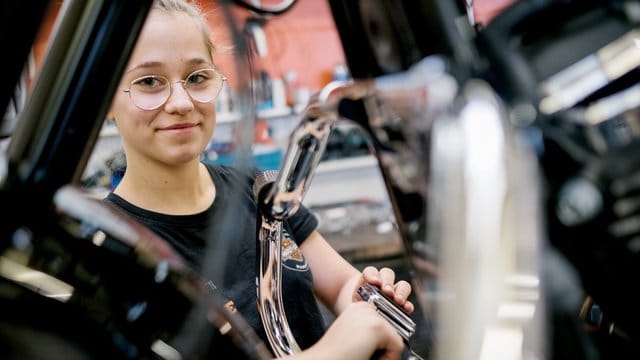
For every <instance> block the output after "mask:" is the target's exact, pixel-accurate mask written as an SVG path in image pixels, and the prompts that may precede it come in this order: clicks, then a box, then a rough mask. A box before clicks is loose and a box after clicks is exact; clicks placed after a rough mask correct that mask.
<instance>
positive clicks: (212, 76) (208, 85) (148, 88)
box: [122, 69, 227, 110]
mask: <svg viewBox="0 0 640 360" xmlns="http://www.w3.org/2000/svg"><path fill="white" fill-rule="evenodd" d="M226 80H227V78H226V77H225V76H224V75H222V74H221V73H220V72H218V71H217V70H215V69H201V70H196V71H194V72H192V73H191V74H189V75H187V77H186V78H185V79H184V80H179V81H176V82H175V83H180V84H181V85H182V87H183V88H184V90H185V91H186V92H187V94H189V97H190V98H191V99H192V100H194V101H197V102H200V103H208V102H210V101H213V100H214V99H215V98H216V97H217V96H218V94H220V90H222V85H223V84H224V82H225V81H226ZM122 91H124V92H126V93H129V97H130V98H131V101H133V103H134V104H135V105H136V106H137V107H138V108H139V109H142V110H155V109H157V108H159V107H161V106H162V105H164V103H165V102H167V100H168V99H169V97H170V96H171V92H172V91H173V83H172V82H170V81H169V80H168V79H167V78H165V77H163V76H158V75H146V76H142V77H139V78H137V79H135V80H133V81H132V82H131V84H130V85H129V88H128V89H125V90H122Z"/></svg>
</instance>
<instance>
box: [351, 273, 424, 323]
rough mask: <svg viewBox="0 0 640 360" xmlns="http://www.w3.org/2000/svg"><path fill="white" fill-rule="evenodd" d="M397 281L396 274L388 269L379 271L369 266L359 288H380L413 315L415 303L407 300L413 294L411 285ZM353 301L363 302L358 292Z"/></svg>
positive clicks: (362, 275) (355, 293) (362, 274)
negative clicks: (366, 285)
mask: <svg viewBox="0 0 640 360" xmlns="http://www.w3.org/2000/svg"><path fill="white" fill-rule="evenodd" d="M395 280H396V274H395V272H394V271H393V270H391V269H389V268H386V267H384V268H381V269H380V270H378V269H377V268H375V267H373V266H367V267H366V268H364V270H362V273H361V278H360V282H359V284H358V288H359V287H360V286H362V285H364V284H366V283H369V284H371V285H375V286H378V287H379V288H380V289H381V290H382V293H383V294H385V295H387V296H388V297H389V298H391V299H393V301H394V302H395V303H396V304H398V305H400V306H401V307H402V308H403V309H404V311H406V312H407V313H409V314H411V313H412V312H413V311H414V310H415V307H414V306H413V303H411V301H408V300H407V298H408V297H409V295H410V294H411V284H409V283H408V282H406V281H404V280H400V281H398V282H395ZM356 290H357V289H356ZM353 299H354V301H360V300H362V299H361V298H360V295H358V293H357V291H355V292H354V295H353Z"/></svg>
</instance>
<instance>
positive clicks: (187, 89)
mask: <svg viewBox="0 0 640 360" xmlns="http://www.w3.org/2000/svg"><path fill="white" fill-rule="evenodd" d="M204 71H212V72H213V73H214V74H215V75H216V76H219V82H218V84H216V87H217V89H215V91H213V95H212V96H211V98H207V99H198V98H197V97H194V96H193V95H192V94H191V91H192V90H191V89H190V87H189V86H188V85H187V81H188V80H189V78H191V77H192V76H193V75H195V74H197V73H200V72H204ZM143 79H160V80H164V81H165V84H168V87H169V91H168V92H167V93H166V95H164V99H163V100H162V101H161V102H159V103H158V104H157V105H155V104H154V105H150V106H144V105H140V101H136V100H135V99H136V96H135V95H133V92H132V91H131V88H132V87H133V86H134V84H136V83H138V82H140V81H141V80H143ZM227 80H228V79H227V77H226V76H224V75H223V74H222V73H221V72H220V71H218V70H217V69H214V68H206V69H198V70H196V71H194V72H192V73H190V74H189V75H187V76H186V77H185V78H184V79H182V80H177V81H169V79H167V78H166V77H164V76H158V75H145V76H141V77H139V78H136V79H134V80H133V81H131V83H130V84H129V88H128V89H122V91H123V92H125V93H128V94H129V98H130V99H131V101H133V104H134V105H135V106H136V107H137V108H139V109H141V110H156V109H158V108H160V107H162V106H163V105H164V104H165V103H166V102H167V100H169V98H170V97H171V95H172V94H173V85H174V84H177V83H180V84H181V85H182V88H183V89H184V90H185V92H186V93H187V94H188V95H189V98H190V99H191V100H192V101H195V102H199V103H208V102H211V101H213V100H215V99H216V98H217V97H218V95H220V92H221V91H222V88H223V86H224V83H225V82H227ZM138 99H139V98H138Z"/></svg>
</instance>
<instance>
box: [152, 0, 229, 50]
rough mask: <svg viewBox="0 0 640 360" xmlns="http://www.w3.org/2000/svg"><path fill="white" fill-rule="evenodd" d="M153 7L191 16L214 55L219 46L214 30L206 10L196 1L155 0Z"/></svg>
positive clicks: (153, 8)
mask: <svg viewBox="0 0 640 360" xmlns="http://www.w3.org/2000/svg"><path fill="white" fill-rule="evenodd" d="M151 9H152V10H161V11H165V12H167V13H181V14H185V15H188V16H190V17H191V18H192V19H193V20H194V21H195V22H196V24H197V26H198V27H199V28H200V30H201V32H202V37H203V39H204V42H205V45H206V47H207V49H208V50H209V54H210V55H211V56H213V54H214V53H216V51H217V48H216V45H215V44H214V42H213V32H212V31H211V28H210V27H209V23H208V22H207V19H206V16H205V14H204V12H203V11H202V9H201V8H200V7H199V6H198V5H197V4H196V3H194V2H190V1H187V0H155V1H154V3H153V6H152V7H151Z"/></svg>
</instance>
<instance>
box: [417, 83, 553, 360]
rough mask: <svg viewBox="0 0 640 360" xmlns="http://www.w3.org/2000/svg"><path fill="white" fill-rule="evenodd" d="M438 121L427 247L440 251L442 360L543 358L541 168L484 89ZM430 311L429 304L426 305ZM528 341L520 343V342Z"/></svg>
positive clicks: (465, 94)
mask: <svg viewBox="0 0 640 360" xmlns="http://www.w3.org/2000/svg"><path fill="white" fill-rule="evenodd" d="M460 100H461V105H460V107H459V108H458V109H457V110H456V111H457V114H458V115H456V116H449V117H442V118H438V119H435V121H434V126H433V129H432V131H433V139H434V144H433V148H432V154H431V169H430V175H431V176H430V183H429V191H428V193H429V194H430V196H431V197H430V199H429V202H428V210H427V213H428V214H429V220H428V224H429V226H428V234H427V237H426V239H425V240H426V241H427V242H430V243H432V245H434V244H435V245H434V246H435V247H437V248H438V249H439V253H438V258H437V262H438V263H439V264H440V265H439V274H438V277H437V278H436V279H431V280H430V281H433V282H435V283H436V285H435V287H436V288H437V289H441V290H443V291H444V292H445V293H447V294H450V295H451V296H449V297H446V298H443V297H437V298H435V299H436V301H435V302H436V303H435V304H433V303H432V304H429V306H431V307H435V315H436V317H437V318H438V319H439V320H438V324H439V328H438V329H437V331H438V333H439V334H440V337H439V339H438V341H439V342H438V345H437V346H438V348H439V358H442V359H470V358H476V357H477V354H481V356H480V358H481V359H498V358H499V359H522V358H525V357H526V356H525V354H529V355H532V354H533V355H534V356H535V357H539V358H544V353H543V345H544V344H543V339H542V325H541V324H542V323H541V321H542V319H543V314H544V309H543V307H542V304H541V298H542V294H541V293H540V291H541V290H540V281H539V277H538V276H539V271H540V269H539V263H538V257H539V251H540V244H541V238H540V234H541V229H540V224H539V223H538V220H537V219H539V216H538V212H539V211H540V208H539V204H538V202H539V201H540V200H539V199H538V196H539V191H538V184H537V180H536V179H537V178H538V177H537V167H536V162H535V160H534V159H535V158H534V156H533V154H532V153H531V152H530V150H529V149H528V148H527V147H525V146H524V142H523V141H522V140H520V139H519V138H518V136H517V134H516V133H515V132H514V130H513V129H512V128H511V127H510V124H509V123H508V122H507V121H506V116H505V111H504V109H503V107H502V105H501V104H500V102H499V101H498V98H497V96H496V95H495V94H494V93H493V91H492V90H491V89H490V88H489V87H488V86H487V85H486V84H484V83H482V82H480V81H471V82H469V83H468V84H466V86H465V87H464V88H463V89H462V93H461V99H460ZM430 300H431V301H432V302H434V299H433V298H432V299H430ZM525 339H526V341H525Z"/></svg>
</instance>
